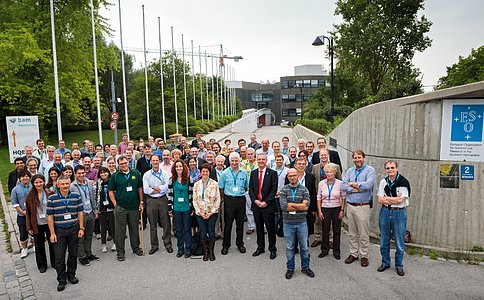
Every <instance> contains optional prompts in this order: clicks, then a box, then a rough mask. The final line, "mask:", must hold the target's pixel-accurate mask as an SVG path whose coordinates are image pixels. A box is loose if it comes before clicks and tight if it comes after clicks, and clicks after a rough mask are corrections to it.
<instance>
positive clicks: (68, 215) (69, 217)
mask: <svg viewBox="0 0 484 300" xmlns="http://www.w3.org/2000/svg"><path fill="white" fill-rule="evenodd" d="M70 219H72V216H71V214H66V215H64V220H70Z"/></svg>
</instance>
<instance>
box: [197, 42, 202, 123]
mask: <svg viewBox="0 0 484 300" xmlns="http://www.w3.org/2000/svg"><path fill="white" fill-rule="evenodd" d="M201 52H202V50H201V47H200V46H198V65H199V67H200V73H199V76H200V108H201V114H202V123H203V87H202V56H201Z"/></svg>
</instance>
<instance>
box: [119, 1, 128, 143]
mask: <svg viewBox="0 0 484 300" xmlns="http://www.w3.org/2000/svg"><path fill="white" fill-rule="evenodd" d="M118 8H119V36H120V40H121V73H122V74H123V97H124V117H125V120H126V134H127V135H128V140H129V139H130V135H129V121H128V96H127V93H126V72H125V69H124V47H123V26H122V22H121V0H118Z"/></svg>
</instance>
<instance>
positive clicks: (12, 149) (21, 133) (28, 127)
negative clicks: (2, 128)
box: [5, 116, 39, 163]
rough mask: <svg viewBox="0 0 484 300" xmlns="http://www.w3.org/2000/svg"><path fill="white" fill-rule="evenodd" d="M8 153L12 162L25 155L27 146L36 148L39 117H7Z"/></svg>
mask: <svg viewBox="0 0 484 300" xmlns="http://www.w3.org/2000/svg"><path fill="white" fill-rule="evenodd" d="M5 119H6V121H7V135H8V152H9V153H10V162H11V163H13V161H14V160H15V158H17V157H22V156H24V155H25V150H24V148H25V146H27V145H30V146H32V147H34V148H35V146H36V145H35V142H36V141H37V139H38V138H39V119H38V117H37V116H22V117H6V118H5Z"/></svg>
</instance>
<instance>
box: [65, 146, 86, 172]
mask: <svg viewBox="0 0 484 300" xmlns="http://www.w3.org/2000/svg"><path fill="white" fill-rule="evenodd" d="M80 159H81V151H79V150H74V151H72V160H71V161H70V162H68V163H66V166H71V167H72V168H73V169H75V168H76V167H77V166H79V165H82V162H81V160H80Z"/></svg>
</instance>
